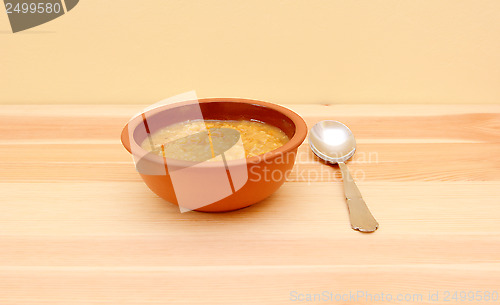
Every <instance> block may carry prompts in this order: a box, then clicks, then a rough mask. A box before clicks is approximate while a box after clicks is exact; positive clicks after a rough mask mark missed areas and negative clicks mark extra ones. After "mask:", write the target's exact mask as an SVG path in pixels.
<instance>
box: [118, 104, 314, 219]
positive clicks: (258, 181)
mask: <svg viewBox="0 0 500 305" xmlns="http://www.w3.org/2000/svg"><path fill="white" fill-rule="evenodd" d="M198 102H199V104H194V103H193V102H182V103H175V104H170V105H166V106H161V107H159V108H155V109H152V110H149V111H146V112H145V113H144V114H143V115H142V116H137V117H135V118H134V119H132V120H131V121H130V122H129V123H128V124H127V125H126V126H125V128H123V131H122V135H121V140H122V143H123V146H124V147H125V148H126V149H127V150H128V151H129V152H130V153H132V152H134V157H135V158H136V157H137V156H135V155H136V154H139V155H141V156H142V157H143V158H142V161H144V163H146V164H147V165H146V166H145V167H146V168H148V169H149V170H146V171H144V170H139V169H138V171H139V174H140V175H141V177H142V179H143V180H144V182H145V183H146V185H147V186H148V187H149V188H150V189H151V190H152V191H153V192H154V193H155V194H157V195H158V196H160V197H161V198H163V199H165V200H167V201H169V202H172V203H174V204H179V202H178V198H177V196H176V192H175V191H174V188H175V190H176V191H177V193H178V195H179V194H180V192H179V191H178V190H179V188H177V187H178V185H179V182H177V181H176V183H177V184H175V185H174V184H173V183H172V180H173V179H172V173H175V170H176V169H183V168H186V167H190V166H191V168H190V174H189V175H190V176H189V177H187V178H188V180H190V181H191V183H190V185H189V186H186V187H185V191H184V192H187V193H189V194H195V195H196V192H197V191H200V192H203V191H204V192H210V188H212V189H213V184H214V183H217V182H216V178H214V177H215V176H216V174H217V172H220V171H221V169H222V170H225V171H228V172H229V170H228V168H231V172H232V173H234V172H240V173H241V172H242V171H243V173H245V175H246V176H247V179H246V180H245V181H244V183H242V184H241V186H240V187H239V188H237V189H235V188H232V192H231V193H230V194H229V195H228V196H225V197H224V198H221V199H220V200H217V201H212V202H213V203H211V204H208V205H204V206H202V207H195V208H191V207H189V206H186V208H188V209H193V210H196V211H202V212H224V211H232V210H237V209H241V208H244V207H247V206H249V205H252V204H254V203H257V202H259V201H261V200H263V199H264V198H266V197H268V196H269V195H271V194H272V193H274V192H275V191H276V190H277V189H278V188H279V187H280V186H281V185H282V184H283V183H284V182H285V180H286V175H287V174H288V172H289V171H291V169H292V167H293V165H294V162H295V157H296V154H297V148H298V147H299V145H300V144H301V143H302V142H303V141H304V139H305V137H306V135H307V126H306V124H305V122H304V120H303V119H302V118H301V117H300V116H299V115H298V114H296V113H295V112H293V111H291V110H289V109H287V108H284V107H282V106H278V105H275V104H271V103H267V102H261V101H256V100H248V99H239V98H207V99H200V100H198ZM198 105H199V106H198ZM193 107H199V109H200V110H201V114H202V115H203V118H204V119H205V120H258V121H262V122H265V123H267V124H271V125H274V126H276V127H278V128H280V129H281V130H282V131H283V132H285V134H286V135H287V136H288V137H289V138H290V141H289V142H288V143H286V144H285V145H283V146H282V147H280V148H278V149H276V150H273V151H271V152H268V153H266V154H263V155H259V156H254V157H250V158H247V159H241V160H231V161H227V163H226V164H224V163H223V162H219V161H216V162H204V163H201V164H197V165H196V166H194V167H193V166H192V162H188V161H181V160H173V159H166V158H162V157H159V156H156V155H151V154H149V155H148V154H147V152H146V151H145V150H143V149H142V148H141V147H140V143H142V142H143V141H144V140H145V139H146V137H147V133H146V132H145V131H144V119H145V118H146V117H147V118H148V119H147V123H149V124H148V125H149V126H147V127H146V128H147V129H149V130H148V132H150V133H154V132H155V131H156V130H158V129H160V128H162V127H165V126H168V125H171V124H174V123H178V122H183V121H187V120H189V119H193V117H191V116H192V113H193V111H192V110H193ZM129 131H133V136H132V137H129ZM136 160H137V159H136ZM166 164H168V168H167V166H166ZM137 165H138V163H137V164H136V166H137ZM143 168H144V166H143ZM233 170H234V171H233ZM176 179H177V178H176ZM178 180H179V179H178ZM200 181H202V182H201V183H200ZM203 181H205V182H206V183H203ZM210 183H212V186H210ZM174 186H175V187H174ZM207 187H208V189H207ZM206 194H208V193H206ZM200 195H201V196H204V195H203V194H200ZM182 205H183V206H184V204H182Z"/></svg>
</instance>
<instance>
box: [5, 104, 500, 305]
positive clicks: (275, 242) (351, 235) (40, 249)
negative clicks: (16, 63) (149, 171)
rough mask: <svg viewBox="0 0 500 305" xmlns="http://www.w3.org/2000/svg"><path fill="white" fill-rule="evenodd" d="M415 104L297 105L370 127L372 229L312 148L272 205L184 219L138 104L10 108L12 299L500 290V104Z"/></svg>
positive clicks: (248, 298) (363, 182)
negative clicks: (127, 135)
mask: <svg viewBox="0 0 500 305" xmlns="http://www.w3.org/2000/svg"><path fill="white" fill-rule="evenodd" d="M405 107H407V108H405ZM405 107H403V106H401V105H398V106H391V105H379V106H374V105H366V106H365V105H353V106H344V105H332V106H321V105H307V106H305V105H294V106H292V107H291V108H293V109H294V110H296V111H298V112H299V113H300V114H302V115H303V116H304V117H305V119H306V121H307V123H308V125H309V126H312V124H314V123H315V122H317V121H318V120H321V119H326V118H328V119H338V120H342V121H343V122H345V123H347V124H348V125H349V126H350V127H351V128H352V129H353V131H354V133H355V134H356V136H357V139H358V150H357V154H356V156H355V158H354V159H353V160H352V161H350V162H349V167H350V168H351V170H352V172H353V174H354V176H355V177H356V179H357V181H358V186H359V188H360V190H361V192H362V193H363V196H364V198H365V200H366V202H367V203H368V205H369V206H370V208H371V210H372V212H373V214H374V215H375V216H376V218H377V220H378V221H379V223H380V224H381V227H380V229H379V230H378V231H377V232H376V233H374V234H361V233H359V232H355V231H353V230H351V229H350V227H349V223H348V218H347V210H346V206H345V202H344V198H343V190H342V182H341V179H340V174H339V172H338V169H337V168H336V167H330V166H327V165H324V164H322V163H319V162H318V160H317V159H316V157H315V156H314V155H313V154H311V153H310V152H309V148H308V144H307V143H304V144H303V145H302V146H301V148H300V154H299V158H298V160H297V164H296V166H295V168H294V171H293V172H292V173H291V175H290V177H289V182H287V183H286V184H285V185H284V186H283V187H282V188H281V189H280V190H278V192H276V193H275V194H274V195H273V196H271V197H270V198H268V199H266V200H264V201H263V202H261V203H259V204H256V205H254V206H251V207H249V208H246V209H243V210H239V211H235V212H231V213H222V214H206V213H196V212H190V213H183V214H181V213H179V211H178V209H177V207H175V206H173V205H171V204H169V203H166V202H164V201H163V200H161V199H159V198H157V197H156V196H155V195H154V194H153V193H151V192H150V191H149V190H148V188H147V187H146V186H145V185H144V184H143V183H142V182H141V180H140V178H139V177H138V175H137V173H136V172H135V169H134V168H133V164H132V161H131V158H130V156H129V155H128V153H127V152H126V151H125V150H124V149H123V148H122V147H121V145H120V143H119V134H120V131H121V128H122V125H123V124H125V122H126V121H127V119H128V117H129V116H131V115H133V114H134V113H135V112H137V111H139V110H140V107H139V106H137V107H135V106H130V105H127V106H106V105H103V106H87V105H81V106H75V105H72V106H51V105H47V106H40V105H38V106H22V107H14V106H0V162H1V173H2V174H1V176H0V193H1V194H2V195H3V196H2V201H1V203H0V304H2V305H3V304H294V303H314V304H330V303H331V304H335V303H341V304H342V303H343V304H369V303H373V302H375V301H374V300H370V299H366V298H358V299H349V300H344V301H342V300H338V301H335V300H326V301H325V300H324V301H321V300H319V299H318V300H316V302H299V301H293V298H294V296H297V294H300V293H302V294H311V295H314V294H321V293H323V292H324V291H326V292H329V293H333V296H335V295H342V294H349V293H356V292H357V291H363V292H364V293H371V294H372V295H374V294H376V295H379V294H380V293H384V294H385V295H388V294H390V295H391V296H393V297H394V298H396V297H397V296H398V295H401V296H402V297H405V296H406V297H408V298H413V297H415V298H417V299H415V300H409V299H407V300H406V301H405V300H404V299H403V300H399V301H398V300H393V301H387V300H384V301H377V302H376V303H381V304H389V303H396V304H406V303H418V304H439V303H450V302H446V301H445V300H444V293H445V291H451V292H453V291H469V290H473V291H478V290H481V291H499V292H500V276H499V274H500V255H499V254H498V253H500V208H499V204H500V193H499V189H500V171H499V170H500V157H499V156H500V141H499V139H500V137H499V136H500V107H498V106H497V105H459V106H457V107H451V106H443V105H436V106H434V105H408V106H405ZM436 291H439V292H440V299H439V300H438V301H437V302H435V301H431V300H429V293H435V292H436ZM419 296H421V298H422V299H418V297H419ZM461 303H464V302H461ZM465 303H471V304H472V303H476V304H478V303H481V302H477V301H475V302H469V301H467V302H465ZM484 303H490V304H491V302H484Z"/></svg>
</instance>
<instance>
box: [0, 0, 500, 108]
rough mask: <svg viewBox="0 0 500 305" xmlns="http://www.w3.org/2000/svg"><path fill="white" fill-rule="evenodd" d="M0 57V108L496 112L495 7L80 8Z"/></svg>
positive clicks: (3, 32)
mask: <svg viewBox="0 0 500 305" xmlns="http://www.w3.org/2000/svg"><path fill="white" fill-rule="evenodd" d="M0 50H1V51H0V52H1V53H0V103H124V102H125V103H146V104H151V103H153V102H156V101H158V100H160V99H162V98H165V97H168V96H171V95H175V94H177V93H181V92H185V91H188V90H192V89H194V90H196V91H197V93H198V96H200V97H208V96H234V97H236V96H237V97H248V98H256V99H264V100H269V101H273V102H277V103H292V102H293V103H314V102H320V103H379V102H382V103H435V102H437V103H500V1H498V0H465V1H459V0H449V1H439V0H437V1H435V0H433V1H418V0H414V1H407V0H394V1H380V0H378V1H375V0H369V1H368V0H367V1H348V0H342V1H332V0H323V1H317V0H307V1H306V0H304V1H296V0H287V1H283V0H280V1H278V0H248V1H239V0H226V1H222V0H206V1H202V0H196V1H195V0H175V1H174V0H144V1H132V0H120V1H118V0H114V1H110V0H81V1H80V3H79V5H78V6H77V7H76V8H74V9H73V10H72V11H71V12H69V13H68V14H67V15H64V16H62V17H60V18H58V19H56V20H53V21H51V22H49V23H47V24H45V25H41V26H39V27H37V28H35V29H32V30H29V31H26V32H20V33H17V34H12V33H10V26H9V24H8V19H7V16H6V14H5V11H4V10H3V8H2V9H0Z"/></svg>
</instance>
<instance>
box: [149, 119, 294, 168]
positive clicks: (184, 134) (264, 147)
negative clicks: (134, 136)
mask: <svg viewBox="0 0 500 305" xmlns="http://www.w3.org/2000/svg"><path fill="white" fill-rule="evenodd" d="M211 128H217V130H212V132H209V131H210V130H211ZM220 128H231V129H235V130H237V131H238V132H239V133H240V135H241V141H239V148H238V144H236V145H234V146H233V148H232V149H229V150H227V151H225V153H224V156H225V158H226V160H234V159H241V158H244V157H246V158H248V157H253V156H257V155H261V154H264V153H267V152H269V151H271V150H274V149H277V148H279V147H281V146H283V145H284V144H285V143H287V142H288V141H289V138H288V136H287V135H286V134H285V133H284V132H283V131H282V130H281V129H279V128H278V127H275V126H272V125H269V124H266V123H262V122H258V121H247V120H240V121H224V120H205V121H203V120H196V121H186V122H181V123H176V124H172V125H170V126H166V127H164V128H162V129H160V130H158V131H156V132H155V133H153V134H152V135H151V136H150V137H149V138H146V139H145V140H144V142H143V143H142V145H141V147H142V148H143V149H145V150H147V151H151V152H153V153H155V154H157V155H159V156H163V154H165V157H167V158H172V159H179V160H186V161H205V160H209V159H210V160H214V161H215V160H220V157H219V159H217V158H215V159H212V158H213V157H214V155H216V153H215V154H214V143H218V144H222V145H223V144H224V142H225V144H227V145H229V146H232V145H233V143H234V142H236V141H237V140H238V138H239V137H238V135H237V133H234V132H233V133H227V132H226V133H224V132H220V131H221V129H220ZM162 145H163V148H162ZM241 145H242V146H243V147H241ZM219 147H220V145H219ZM243 149H244V152H243ZM243 154H244V155H243Z"/></svg>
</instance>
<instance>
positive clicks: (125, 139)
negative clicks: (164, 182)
mask: <svg viewBox="0 0 500 305" xmlns="http://www.w3.org/2000/svg"><path fill="white" fill-rule="evenodd" d="M195 102H197V103H219V102H226V103H227V102H232V103H244V104H249V105H255V106H260V107H265V108H270V109H272V110H274V111H277V112H279V113H281V114H283V115H285V116H286V117H288V118H289V119H290V120H291V121H292V122H293V124H294V125H295V134H294V135H293V136H292V138H291V139H290V140H289V141H288V142H287V143H285V144H284V145H283V146H281V147H278V148H277V149H274V150H272V151H270V152H267V153H264V154H260V155H257V156H253V157H250V158H245V159H243V158H242V159H235V160H226V165H227V166H238V165H246V164H258V163H262V162H264V163H273V160H274V159H276V158H278V157H280V156H282V157H283V156H284V155H286V154H288V153H290V152H291V151H293V150H295V149H297V148H298V147H299V146H300V145H301V144H302V142H304V140H305V138H306V136H307V125H306V122H305V121H304V119H303V118H302V117H301V116H300V115H298V114H297V113H295V112H294V111H292V110H291V109H288V108H286V107H284V106H281V105H277V104H273V103H269V102H264V101H259V100H253V99H245V98H201V99H198V100H191V101H183V102H177V103H172V104H168V105H164V106H159V107H157V108H153V109H150V110H146V111H144V112H141V113H140V114H138V115H136V116H134V117H133V118H131V119H130V120H129V121H128V122H127V124H125V126H124V127H123V130H122V133H121V142H122V145H123V146H124V147H125V149H126V150H127V151H128V152H129V153H130V154H132V146H133V149H134V151H137V152H139V153H140V154H142V155H143V157H144V158H146V159H147V160H148V161H152V162H154V163H157V164H159V165H166V164H168V165H169V167H170V166H173V167H179V168H184V167H190V166H194V165H196V167H203V168H214V167H217V168H218V167H221V166H222V167H224V166H225V165H224V162H223V161H213V162H193V161H185V160H179V159H171V158H165V157H161V156H158V155H154V154H148V151H146V150H145V149H143V148H142V147H141V146H140V145H139V144H138V143H137V142H136V141H135V140H134V141H132V143H130V141H129V140H130V137H129V134H128V131H129V129H130V128H129V126H131V127H132V130H134V131H135V129H136V128H137V127H138V126H139V124H141V123H142V122H143V117H142V115H144V114H146V113H148V114H150V115H155V114H158V113H160V112H163V111H168V110H171V109H174V108H177V107H181V106H185V105H190V104H193V103H195ZM256 119H258V118H256ZM131 124H132V125H131ZM285 162H286V161H285Z"/></svg>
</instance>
